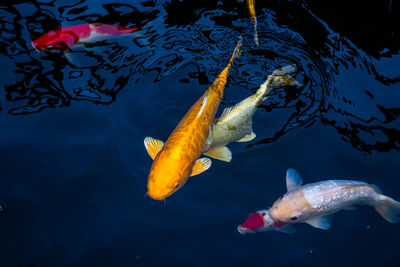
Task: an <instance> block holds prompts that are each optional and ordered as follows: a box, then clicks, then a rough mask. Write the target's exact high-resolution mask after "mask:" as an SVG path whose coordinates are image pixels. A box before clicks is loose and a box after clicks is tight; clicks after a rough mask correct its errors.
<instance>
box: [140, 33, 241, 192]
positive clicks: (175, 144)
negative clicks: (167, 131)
mask: <svg viewBox="0 0 400 267" xmlns="http://www.w3.org/2000/svg"><path fill="white" fill-rule="evenodd" d="M241 46H242V41H241V40H239V42H238V44H237V45H236V48H235V51H234V52H233V54H232V57H231V59H230V60H229V63H228V65H227V66H226V67H225V69H224V70H223V71H222V72H221V73H220V74H219V75H218V77H217V79H215V81H214V82H213V83H212V84H211V86H210V87H209V88H208V89H207V90H206V91H205V93H204V94H203V95H202V96H201V97H200V98H199V100H197V101H196V103H194V104H193V106H192V107H191V108H190V109H189V111H188V112H187V113H186V114H185V116H184V117H183V118H182V119H181V121H180V122H179V124H178V126H177V127H176V128H175V130H174V131H173V132H172V133H171V135H170V136H169V138H168V139H167V141H166V142H165V144H164V143H163V142H162V141H160V140H156V139H153V138H151V137H146V138H145V139H144V145H145V147H146V150H147V152H148V153H149V155H150V157H151V158H152V159H153V160H154V161H153V164H152V165H151V169H150V173H149V177H148V182H147V190H148V191H147V195H149V196H150V197H151V198H152V199H155V200H164V199H165V198H167V197H169V196H171V195H172V194H173V193H175V192H176V191H177V190H178V189H179V188H181V187H182V186H183V185H184V184H185V183H186V181H187V179H188V178H189V177H190V176H193V175H197V174H200V173H202V172H204V171H205V170H207V169H208V168H210V166H211V160H210V159H208V158H201V159H199V157H200V155H201V154H202V153H203V151H204V149H205V148H206V147H207V146H208V145H210V144H211V141H210V140H209V133H210V130H211V128H212V124H213V122H214V117H215V113H216V112H217V110H218V106H219V104H220V102H221V100H222V96H223V94H224V87H225V84H226V81H227V78H228V73H229V69H230V67H231V64H232V62H233V59H234V58H236V57H238V56H239V55H240V52H241Z"/></svg>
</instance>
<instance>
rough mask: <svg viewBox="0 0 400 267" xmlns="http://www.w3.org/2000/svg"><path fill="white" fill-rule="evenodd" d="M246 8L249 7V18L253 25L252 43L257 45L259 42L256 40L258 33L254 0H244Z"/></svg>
mask: <svg viewBox="0 0 400 267" xmlns="http://www.w3.org/2000/svg"><path fill="white" fill-rule="evenodd" d="M246 4H247V8H248V9H249V14H250V17H251V20H252V22H253V27H254V43H255V44H256V46H259V45H260V43H259V41H258V33H257V16H256V10H255V6H256V1H255V0H246Z"/></svg>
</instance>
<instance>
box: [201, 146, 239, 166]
mask: <svg viewBox="0 0 400 267" xmlns="http://www.w3.org/2000/svg"><path fill="white" fill-rule="evenodd" d="M203 154H204V155H206V156H209V157H211V158H213V159H218V160H221V161H225V162H231V160H232V152H231V151H230V150H229V148H227V147H226V146H219V147H214V148H211V149H210V150H208V151H207V152H204V153H203Z"/></svg>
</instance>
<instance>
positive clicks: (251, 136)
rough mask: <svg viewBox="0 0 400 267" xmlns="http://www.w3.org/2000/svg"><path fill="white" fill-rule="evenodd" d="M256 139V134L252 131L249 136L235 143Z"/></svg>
mask: <svg viewBox="0 0 400 267" xmlns="http://www.w3.org/2000/svg"><path fill="white" fill-rule="evenodd" d="M254 138H256V134H255V133H254V132H253V131H252V132H251V134H248V135H246V136H245V137H243V138H242V139H239V140H237V141H236V142H249V141H251V140H253V139H254Z"/></svg>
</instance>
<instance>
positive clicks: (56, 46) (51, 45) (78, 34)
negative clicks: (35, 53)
mask: <svg viewBox="0 0 400 267" xmlns="http://www.w3.org/2000/svg"><path fill="white" fill-rule="evenodd" d="M90 31H91V30H90V26H89V24H82V25H77V26H69V27H63V28H59V29H55V30H53V31H50V32H48V33H45V34H43V35H42V36H40V37H39V38H37V39H36V40H34V41H33V42H32V44H33V46H34V47H35V48H36V49H37V50H39V49H40V50H45V51H51V52H61V51H64V50H66V49H68V48H70V47H71V46H72V45H74V44H76V43H77V42H78V41H79V39H81V38H86V37H88V36H89V35H90Z"/></svg>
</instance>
